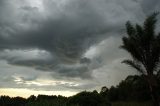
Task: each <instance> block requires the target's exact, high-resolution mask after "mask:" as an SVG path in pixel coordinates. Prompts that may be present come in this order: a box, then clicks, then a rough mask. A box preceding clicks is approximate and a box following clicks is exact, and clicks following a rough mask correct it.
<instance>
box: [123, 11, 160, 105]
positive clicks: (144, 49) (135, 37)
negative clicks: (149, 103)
mask: <svg viewBox="0 0 160 106" xmlns="http://www.w3.org/2000/svg"><path fill="white" fill-rule="evenodd" d="M156 16H157V13H154V14H152V15H150V16H149V17H147V19H146V20H145V22H144V25H143V26H141V25H138V24H137V25H135V26H133V25H132V24H131V23H130V22H127V23H126V29H127V35H128V36H125V37H123V38H122V40H123V45H122V46H121V48H123V49H124V50H126V51H127V52H129V53H130V55H131V56H132V59H131V60H130V59H128V60H124V61H123V63H126V64H128V65H130V66H131V67H133V68H135V69H136V70H137V71H138V72H140V73H141V74H143V75H144V76H145V79H146V80H147V82H148V85H149V87H150V93H151V97H152V100H153V103H154V106H160V103H159V101H160V100H158V96H159V94H158V92H157V89H158V83H157V80H156V76H157V74H158V73H159V63H160V58H159V57H160V33H159V34H158V35H157V34H156V33H155V24H156V22H157V19H156Z"/></svg>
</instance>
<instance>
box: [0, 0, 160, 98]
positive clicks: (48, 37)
mask: <svg viewBox="0 0 160 106" xmlns="http://www.w3.org/2000/svg"><path fill="white" fill-rule="evenodd" d="M159 10H160V1H159V0H0V95H9V96H22V97H28V96H30V95H32V94H34V95H38V94H46V95H63V96H71V95H74V94H76V93H77V92H80V91H84V90H87V91H92V90H95V89H96V90H98V91H99V90H100V89H101V87H102V86H107V87H108V88H109V87H111V86H112V85H114V86H115V85H117V84H118V83H119V82H120V81H121V80H124V79H125V78H126V77H127V76H128V75H134V74H139V73H138V72H136V71H135V70H134V69H132V68H130V67H128V66H127V65H125V64H122V63H121V61H123V60H124V59H127V58H130V55H129V54H128V53H127V52H126V51H124V50H121V49H120V48H119V46H120V45H122V41H121V38H122V37H123V36H126V32H125V31H126V30H125V23H126V22H127V21H128V20H129V21H131V22H132V23H134V24H135V23H139V24H142V23H143V21H144V19H145V18H146V17H147V16H148V15H150V14H151V13H153V12H155V11H159ZM157 18H158V19H159V20H160V16H159V17H157ZM159 23H160V22H158V23H157V30H158V29H159V28H160V26H159V25H160V24H159Z"/></svg>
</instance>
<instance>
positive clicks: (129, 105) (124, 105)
mask: <svg viewBox="0 0 160 106" xmlns="http://www.w3.org/2000/svg"><path fill="white" fill-rule="evenodd" d="M112 106H152V104H151V102H115V103H112Z"/></svg>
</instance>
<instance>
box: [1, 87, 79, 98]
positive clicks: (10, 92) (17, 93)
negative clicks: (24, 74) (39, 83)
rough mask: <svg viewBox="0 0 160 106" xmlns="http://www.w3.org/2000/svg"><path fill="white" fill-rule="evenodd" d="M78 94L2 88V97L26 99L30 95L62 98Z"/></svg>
mask: <svg viewBox="0 0 160 106" xmlns="http://www.w3.org/2000/svg"><path fill="white" fill-rule="evenodd" d="M76 93H77V92H71V91H39V90H38V91H36V90H30V89H23V88H0V95H1V96H2V95H7V96H10V97H16V96H20V97H24V98H27V97H29V96H30V95H35V96H37V95H39V94H43V95H62V96H66V97H68V96H72V95H75V94H76Z"/></svg>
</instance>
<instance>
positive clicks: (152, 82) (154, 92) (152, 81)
mask: <svg viewBox="0 0 160 106" xmlns="http://www.w3.org/2000/svg"><path fill="white" fill-rule="evenodd" d="M148 84H149V88H150V94H151V97H152V101H153V106H160V100H159V95H158V83H157V80H156V78H155V76H154V75H149V76H148Z"/></svg>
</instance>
